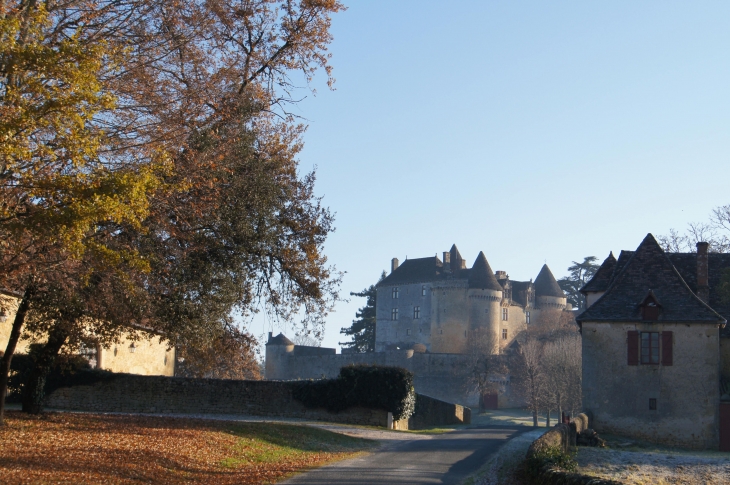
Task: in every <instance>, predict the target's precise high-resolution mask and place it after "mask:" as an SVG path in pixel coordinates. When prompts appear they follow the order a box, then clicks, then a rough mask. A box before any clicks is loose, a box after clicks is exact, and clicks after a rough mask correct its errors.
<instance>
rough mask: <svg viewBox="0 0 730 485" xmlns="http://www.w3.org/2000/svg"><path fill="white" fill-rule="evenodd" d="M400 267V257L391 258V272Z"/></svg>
mask: <svg viewBox="0 0 730 485" xmlns="http://www.w3.org/2000/svg"><path fill="white" fill-rule="evenodd" d="M396 269H398V258H393V259H391V260H390V272H391V273H392V272H393V271H395V270H396Z"/></svg>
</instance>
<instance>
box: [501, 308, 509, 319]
mask: <svg viewBox="0 0 730 485" xmlns="http://www.w3.org/2000/svg"><path fill="white" fill-rule="evenodd" d="M502 320H504V321H505V322H506V321H507V320H509V313H508V309H507V308H502Z"/></svg>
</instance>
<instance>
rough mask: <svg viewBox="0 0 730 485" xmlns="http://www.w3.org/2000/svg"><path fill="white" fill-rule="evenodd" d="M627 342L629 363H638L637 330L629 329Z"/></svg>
mask: <svg viewBox="0 0 730 485" xmlns="http://www.w3.org/2000/svg"><path fill="white" fill-rule="evenodd" d="M628 343H629V346H628V356H629V365H639V332H637V331H636V330H629V339H628Z"/></svg>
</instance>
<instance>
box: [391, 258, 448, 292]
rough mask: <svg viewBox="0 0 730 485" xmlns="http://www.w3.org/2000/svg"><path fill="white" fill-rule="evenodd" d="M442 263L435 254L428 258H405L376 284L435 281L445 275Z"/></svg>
mask: <svg viewBox="0 0 730 485" xmlns="http://www.w3.org/2000/svg"><path fill="white" fill-rule="evenodd" d="M443 269H444V268H443V263H441V260H440V259H439V258H437V257H436V256H431V257H430V258H417V259H406V260H405V261H404V262H403V264H401V265H400V266H398V267H397V268H396V269H395V271H393V272H392V273H390V274H389V275H388V276H387V277H386V278H385V279H384V280H383V281H381V282H380V283H378V285H377V286H392V285H405V284H409V283H420V282H426V281H437V280H441V279H444V278H445V277H446V275H445V273H444V271H443Z"/></svg>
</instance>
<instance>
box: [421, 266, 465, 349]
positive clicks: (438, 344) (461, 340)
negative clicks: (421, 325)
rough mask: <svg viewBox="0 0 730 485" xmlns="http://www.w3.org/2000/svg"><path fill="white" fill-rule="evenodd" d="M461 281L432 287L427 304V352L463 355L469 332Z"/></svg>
mask: <svg viewBox="0 0 730 485" xmlns="http://www.w3.org/2000/svg"><path fill="white" fill-rule="evenodd" d="M467 296H468V295H467V286H466V282H465V281H454V282H450V284H441V285H438V286H434V288H433V299H432V300H431V314H432V315H433V317H432V325H431V352H435V353H463V352H465V351H466V339H467V334H468V332H469V330H470V328H469V306H468V298H467Z"/></svg>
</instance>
